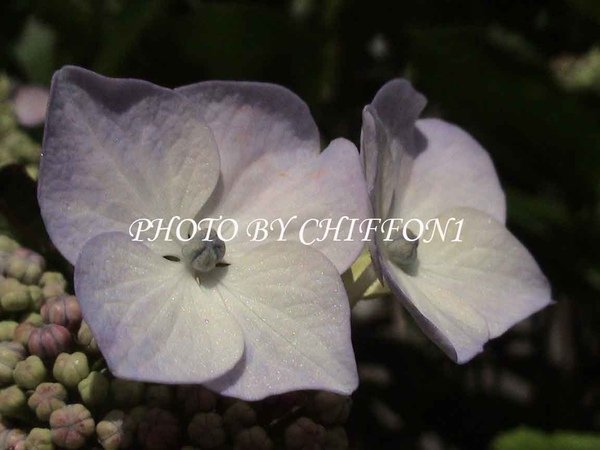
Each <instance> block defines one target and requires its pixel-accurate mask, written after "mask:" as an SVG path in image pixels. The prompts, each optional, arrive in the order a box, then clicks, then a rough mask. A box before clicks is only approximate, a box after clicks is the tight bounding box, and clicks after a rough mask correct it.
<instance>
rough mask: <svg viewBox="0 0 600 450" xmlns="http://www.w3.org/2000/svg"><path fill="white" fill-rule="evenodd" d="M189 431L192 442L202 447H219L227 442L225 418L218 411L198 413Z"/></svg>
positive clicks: (189, 426)
mask: <svg viewBox="0 0 600 450" xmlns="http://www.w3.org/2000/svg"><path fill="white" fill-rule="evenodd" d="M187 431H188V436H189V437H190V439H191V440H192V442H194V443H195V444H198V445H199V446H200V447H201V448H206V449H210V448H218V447H221V446H222V445H223V444H225V439H226V435H225V428H224V426H223V419H222V418H221V416H220V415H218V414H217V413H199V414H196V415H195V416H194V417H193V418H192V421H191V422H190V424H189V425H188V430H187Z"/></svg>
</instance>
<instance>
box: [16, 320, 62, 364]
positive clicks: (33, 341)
mask: <svg viewBox="0 0 600 450" xmlns="http://www.w3.org/2000/svg"><path fill="white" fill-rule="evenodd" d="M72 344H73V340H72V338H71V333H69V330H67V329H66V328H65V327H63V326H62V325H56V324H50V325H44V326H43V327H40V328H36V329H34V330H32V331H31V334H30V335H29V341H28V343H27V347H28V348H29V352H30V353H32V354H33V355H37V356H39V357H40V358H42V359H44V360H49V359H54V358H56V357H57V356H58V355H59V354H61V353H64V352H68V351H69V350H70V349H71V346H72Z"/></svg>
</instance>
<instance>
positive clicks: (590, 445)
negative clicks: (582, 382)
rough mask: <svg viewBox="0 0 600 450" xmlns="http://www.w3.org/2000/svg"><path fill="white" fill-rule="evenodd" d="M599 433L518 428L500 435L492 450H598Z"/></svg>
mask: <svg viewBox="0 0 600 450" xmlns="http://www.w3.org/2000/svg"><path fill="white" fill-rule="evenodd" d="M598 449H600V435H599V434H583V433H574V432H557V433H554V434H551V435H550V434H544V433H543V432H541V431H537V430H533V429H530V428H525V427H521V428H517V429H516V430H513V431H508V432H506V433H504V434H502V435H500V436H498V437H497V438H496V439H495V440H494V441H493V443H492V450H598Z"/></svg>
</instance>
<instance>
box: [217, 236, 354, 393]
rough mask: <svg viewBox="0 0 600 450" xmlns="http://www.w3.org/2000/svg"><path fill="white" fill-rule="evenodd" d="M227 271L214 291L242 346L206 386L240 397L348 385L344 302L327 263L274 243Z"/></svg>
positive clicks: (350, 358)
mask: <svg viewBox="0 0 600 450" xmlns="http://www.w3.org/2000/svg"><path fill="white" fill-rule="evenodd" d="M227 269H228V270H227V274H226V275H225V276H224V277H223V278H222V279H221V284H220V285H219V286H217V289H218V291H219V292H220V294H221V296H222V298H223V302H224V303H225V306H226V308H227V309H228V310H229V311H230V312H231V314H232V315H234V316H235V317H236V319H237V321H238V323H239V324H240V326H241V327H242V329H243V333H244V337H245V342H246V351H245V354H244V357H243V359H242V360H241V362H240V363H239V364H238V366H236V368H235V369H234V370H232V371H231V372H228V373H227V374H226V375H225V376H224V377H222V378H221V379H219V380H215V381H213V382H211V383H209V384H208V385H207V386H208V387H210V388H211V389H214V390H217V391H219V392H221V393H222V394H224V395H231V396H234V397H239V398H243V399H246V400H257V399H261V398H264V397H266V396H269V395H274V394H279V393H282V392H287V391H294V390H299V389H324V390H329V391H334V392H339V393H343V394H349V393H351V392H352V391H353V390H354V389H355V388H356V386H357V383H358V380H357V373H356V364H355V362H354V354H353V351H352V343H351V341H350V309H349V306H348V299H347V297H346V293H345V291H344V287H343V284H342V282H341V279H340V276H339V275H338V273H337V270H336V269H335V267H333V265H332V264H331V262H330V261H329V260H327V259H326V258H325V257H324V256H323V255H322V254H321V253H320V252H319V251H316V250H314V249H311V248H310V247H307V246H303V245H301V244H298V243H293V242H275V243H268V244H265V245H262V246H260V247H257V248H256V249H254V250H252V251H251V252H249V253H247V254H246V255H245V257H244V258H241V259H240V260H239V261H237V263H236V264H232V265H231V266H229V267H228V268H227Z"/></svg>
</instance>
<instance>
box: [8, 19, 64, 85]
mask: <svg viewBox="0 0 600 450" xmlns="http://www.w3.org/2000/svg"><path fill="white" fill-rule="evenodd" d="M55 46H56V34H55V32H54V31H53V30H52V29H51V28H50V27H48V26H46V25H44V24H43V23H40V22H38V21H37V20H36V19H35V18H34V17H30V18H29V19H28V20H27V22H26V23H25V27H24V28H23V31H22V33H21V36H20V37H19V40H18V41H17V43H16V45H15V47H14V50H13V51H14V55H15V59H16V60H17V62H18V63H19V65H20V66H21V69H22V70H23V72H24V73H25V74H26V75H27V77H28V81H29V82H30V83H34V84H49V83H50V78H51V77H52V72H53V71H54V66H55Z"/></svg>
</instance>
